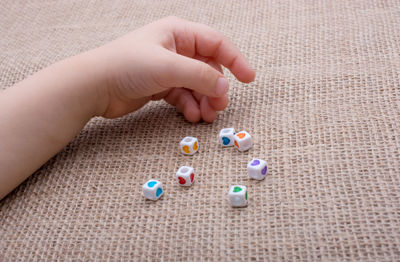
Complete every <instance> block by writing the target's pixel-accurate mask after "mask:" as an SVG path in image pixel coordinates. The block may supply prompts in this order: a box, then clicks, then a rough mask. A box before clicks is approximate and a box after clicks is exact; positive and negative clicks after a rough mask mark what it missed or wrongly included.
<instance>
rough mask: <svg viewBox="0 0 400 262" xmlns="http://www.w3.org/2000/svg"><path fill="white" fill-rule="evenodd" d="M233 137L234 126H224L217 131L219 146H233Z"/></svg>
mask: <svg viewBox="0 0 400 262" xmlns="http://www.w3.org/2000/svg"><path fill="white" fill-rule="evenodd" d="M234 139H235V129H234V128H224V129H221V131H220V132H219V142H220V144H221V146H223V147H227V146H233V142H234Z"/></svg>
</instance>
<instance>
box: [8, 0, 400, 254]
mask: <svg viewBox="0 0 400 262" xmlns="http://www.w3.org/2000/svg"><path fill="white" fill-rule="evenodd" d="M399 6H400V2H399V1H394V0H392V1H390V0H388V1H367V0H360V1H344V0H343V1H330V0H326V1H311V0H303V1H295V0H293V1H291V0H287V1H263V0H258V1H250V0H249V1H230V0H215V1H184V0H178V1H177V0H167V1H145V0H143V1H132V0H121V1H108V0H98V1H95V0H93V1H65V0H55V1H48V0H47V1H42V0H32V1H22V0H18V1H12V0H5V1H2V2H1V4H0V32H1V38H0V50H1V51H0V74H1V75H0V86H1V87H2V88H9V87H11V86H12V85H13V84H14V83H16V82H18V81H20V80H21V79H23V78H25V77H27V76H28V75H30V74H32V73H34V72H36V71H38V70H39V69H41V68H43V67H45V66H47V65H50V64H52V63H54V62H55V61H58V60H60V59H63V58H65V57H68V56H72V55H74V54H77V53H80V52H82V51H85V50H88V49H91V48H94V47H97V46H99V45H102V44H104V43H106V42H108V41H110V40H112V39H115V38H117V37H118V36H121V35H123V34H125V33H127V32H129V31H131V30H134V29H135V28H138V27H140V26H142V25H145V24H147V23H149V22H151V21H154V20H156V19H159V18H162V17H164V16H168V15H176V16H179V17H181V18H185V19H189V20H192V21H196V22H201V23H205V24H208V25H210V26H212V27H214V28H216V29H217V30H219V31H220V32H222V33H223V34H224V35H226V36H227V37H228V38H229V39H231V41H232V42H234V43H235V44H236V45H237V46H238V47H239V48H240V50H241V51H242V52H243V53H244V54H245V55H246V57H248V59H249V61H250V63H251V64H252V65H253V67H254V68H255V69H256V72H257V77H256V80H255V82H253V83H251V84H249V85H245V84H242V83H239V82H238V81H237V80H235V79H234V77H233V76H232V75H231V74H229V73H228V72H226V74H227V75H228V78H229V80H230V94H229V96H230V104H229V107H228V108H227V110H225V111H224V112H222V113H221V114H220V115H219V117H218V119H217V120H216V121H215V122H214V123H213V124H205V123H200V124H190V123H188V122H186V121H185V120H184V118H183V116H182V115H181V114H179V113H177V112H176V110H175V109H174V108H173V107H171V106H169V105H167V104H166V103H164V102H153V103H150V104H149V105H147V106H146V107H144V108H143V109H141V110H139V111H137V112H135V113H132V114H130V115H128V116H126V117H123V118H120V119H116V120H105V119H102V118H96V119H93V120H92V121H91V122H89V123H88V125H87V126H86V127H85V128H84V129H83V130H82V132H81V133H80V134H79V135H78V136H77V137H76V139H74V140H73V141H72V142H71V143H70V144H69V145H68V146H67V147H66V148H64V149H63V150H62V151H61V152H60V153H59V154H57V155H56V156H55V157H54V158H52V159H51V160H50V161H49V162H48V163H46V164H45V165H44V166H43V167H42V168H41V169H40V170H38V171H37V172H36V173H35V174H34V175H32V176H31V177H30V178H29V179H28V180H27V181H26V182H24V183H23V184H22V185H21V186H19V187H18V188H17V189H16V190H14V191H13V192H12V193H11V194H10V195H8V196H7V197H6V198H5V199H3V200H2V201H1V202H0V260H2V259H3V260H4V261H16V260H21V261H27V260H43V259H47V260H56V259H61V260H66V259H71V260H84V261H88V260H98V261H100V260H137V261H146V260H152V261H161V260H164V261H169V260H171V261H174V260H177V261H180V260H191V261H206V260H213V261H218V260H221V261H240V260H241V261H249V260H271V261H321V260H323V261H337V260H340V261H344V260H359V261H395V260H399V258H400V150H399V148H400V131H399V130H400V30H399V28H400V8H399ZM0 124H1V123H0ZM224 127H234V128H235V129H236V130H238V131H239V130H247V131H248V132H249V133H250V134H251V135H252V136H253V137H254V148H253V149H251V150H250V151H248V152H244V153H242V152H239V151H237V150H236V149H234V148H221V147H220V146H219V145H218V144H217V135H218V132H219V130H220V129H221V128H224ZM185 136H195V137H197V138H198V139H199V142H200V150H199V152H198V153H197V154H196V155H194V156H192V157H187V156H183V155H181V154H180V153H179V149H178V144H179V141H180V140H181V139H182V138H183V137H185ZM1 139H6V138H3V137H2V138H1ZM0 148H1V145H0ZM0 150H4V149H0ZM253 157H258V158H261V159H265V160H266V161H267V162H268V164H269V174H268V177H267V178H266V179H265V180H263V181H261V182H259V181H255V180H250V179H249V178H248V176H247V174H246V165H247V163H248V161H249V160H251V159H252V158H253ZM22 164H23V163H22ZM181 165H191V166H193V167H194V168H195V171H196V173H197V180H196V182H195V184H194V186H193V187H190V188H182V187H180V186H179V185H178V184H177V182H176V180H175V172H176V171H177V169H178V168H179V167H180V166H181ZM150 178H155V179H159V180H161V181H162V182H163V184H164V189H165V194H164V196H163V197H162V199H161V200H159V201H157V202H152V201H149V200H145V199H144V198H143V197H142V195H141V185H142V184H143V183H144V182H145V181H147V180H148V179H150ZM234 184H242V185H245V186H247V187H248V192H249V206H248V207H247V208H242V209H234V208H232V207H230V206H229V204H228V202H227V193H228V190H229V187H230V186H231V185H234Z"/></svg>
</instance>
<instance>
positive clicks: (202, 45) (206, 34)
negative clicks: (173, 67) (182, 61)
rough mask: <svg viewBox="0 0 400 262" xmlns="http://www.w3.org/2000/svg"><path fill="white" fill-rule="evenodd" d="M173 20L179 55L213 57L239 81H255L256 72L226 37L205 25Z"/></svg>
mask: <svg viewBox="0 0 400 262" xmlns="http://www.w3.org/2000/svg"><path fill="white" fill-rule="evenodd" d="M172 19H175V21H173V23H172V25H173V26H172V27H171V30H172V32H173V36H174V39H175V46H176V51H177V53H179V54H182V55H185V56H189V57H194V56H195V55H200V56H203V57H211V58H213V59H214V60H215V61H216V62H217V63H220V64H222V65H223V66H224V67H226V68H228V69H229V70H230V71H231V72H232V74H234V75H235V77H236V78H237V79H238V80H240V81H242V82H245V83H249V82H251V81H253V80H254V77H255V72H254V70H253V69H252V68H251V66H250V64H249V62H248V61H247V59H246V58H245V57H244V56H243V54H242V53H241V52H240V51H239V49H238V48H237V47H236V46H235V45H234V44H233V43H232V42H231V41H229V40H228V39H227V38H226V37H225V36H223V35H222V34H220V33H219V32H217V31H216V30H214V29H212V28H211V27H208V26H206V25H203V24H199V23H194V22H190V21H186V20H183V19H179V18H172Z"/></svg>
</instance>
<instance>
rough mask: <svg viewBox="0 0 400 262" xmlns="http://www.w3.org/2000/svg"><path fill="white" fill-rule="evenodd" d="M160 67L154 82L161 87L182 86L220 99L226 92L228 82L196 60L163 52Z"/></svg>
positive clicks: (217, 72) (218, 73)
mask: <svg viewBox="0 0 400 262" xmlns="http://www.w3.org/2000/svg"><path fill="white" fill-rule="evenodd" d="M162 56H163V60H164V61H162V63H160V64H159V65H158V66H160V67H162V68H160V70H158V71H159V72H163V73H162V74H158V75H157V76H156V78H157V79H156V81H157V82H158V83H159V84H160V85H161V86H163V87H165V88H168V87H175V86H183V87H185V88H188V89H191V90H193V91H197V92H199V93H201V94H204V95H206V96H209V97H221V96H223V95H225V94H226V93H227V92H228V89H229V84H228V80H227V79H226V78H225V77H224V75H223V74H222V73H221V72H219V71H218V70H216V69H214V68H213V67H212V66H210V65H209V64H207V63H205V62H202V61H200V60H197V59H193V58H190V57H186V56H183V55H180V54H176V53H173V52H170V51H168V50H163V54H162Z"/></svg>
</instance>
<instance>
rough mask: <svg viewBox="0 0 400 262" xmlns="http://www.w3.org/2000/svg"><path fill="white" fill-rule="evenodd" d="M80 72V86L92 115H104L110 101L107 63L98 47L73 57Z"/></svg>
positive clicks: (82, 95) (83, 100) (83, 101)
mask: <svg viewBox="0 0 400 262" xmlns="http://www.w3.org/2000/svg"><path fill="white" fill-rule="evenodd" d="M71 59H72V60H76V61H75V63H76V67H77V69H78V71H79V72H80V76H79V77H78V78H79V80H77V81H80V83H79V85H78V88H79V89H80V90H79V91H80V92H81V98H82V103H85V104H86V105H87V109H88V114H89V115H90V117H94V116H102V115H103V114H104V112H105V111H106V110H107V106H108V102H109V94H108V85H109V80H108V79H109V77H108V70H107V65H106V63H105V62H104V60H103V59H104V58H103V57H102V55H101V53H100V52H99V51H98V49H93V50H90V51H87V52H85V53H82V54H79V55H77V56H75V57H72V58H71Z"/></svg>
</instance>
